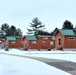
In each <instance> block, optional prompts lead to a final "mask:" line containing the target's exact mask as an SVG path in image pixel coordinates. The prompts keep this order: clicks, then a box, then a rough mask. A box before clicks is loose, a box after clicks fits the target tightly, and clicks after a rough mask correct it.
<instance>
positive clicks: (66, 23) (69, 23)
mask: <svg viewBox="0 0 76 75" xmlns="http://www.w3.org/2000/svg"><path fill="white" fill-rule="evenodd" d="M62 29H73V24H72V23H71V22H70V21H68V20H66V21H65V22H64V23H63V27H62Z"/></svg>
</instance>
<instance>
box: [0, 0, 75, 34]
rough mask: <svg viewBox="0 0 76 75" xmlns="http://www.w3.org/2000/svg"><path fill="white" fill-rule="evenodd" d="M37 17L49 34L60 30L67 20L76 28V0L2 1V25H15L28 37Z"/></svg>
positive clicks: (0, 10) (0, 19)
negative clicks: (31, 23)
mask: <svg viewBox="0 0 76 75" xmlns="http://www.w3.org/2000/svg"><path fill="white" fill-rule="evenodd" d="M35 17H38V18H39V19H40V21H41V22H42V23H43V24H44V25H45V26H46V30H47V31H49V32H51V31H52V30H54V29H55V28H56V27H58V28H59V29H60V28H61V27H62V24H63V22H64V21H65V20H69V21H71V22H72V23H73V24H74V26H75V25H76V0H0V25H2V24H4V23H8V24H9V25H10V26H11V25H14V26H16V28H20V29H21V30H22V32H23V35H26V32H27V28H29V23H30V22H31V20H32V19H33V18H35Z"/></svg>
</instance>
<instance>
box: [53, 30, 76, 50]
mask: <svg viewBox="0 0 76 75" xmlns="http://www.w3.org/2000/svg"><path fill="white" fill-rule="evenodd" d="M54 36H55V49H59V50H61V49H76V32H74V31H73V30H70V29H59V30H57V31H56V32H55V33H54Z"/></svg>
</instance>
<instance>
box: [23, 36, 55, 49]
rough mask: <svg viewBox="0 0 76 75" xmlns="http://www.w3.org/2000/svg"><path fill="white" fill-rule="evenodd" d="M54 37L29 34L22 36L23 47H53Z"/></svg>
mask: <svg viewBox="0 0 76 75" xmlns="http://www.w3.org/2000/svg"><path fill="white" fill-rule="evenodd" d="M54 41H55V38H54V37H51V36H31V35H27V36H24V37H23V48H24V49H48V48H54Z"/></svg>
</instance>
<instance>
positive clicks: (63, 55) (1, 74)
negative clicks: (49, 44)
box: [0, 49, 76, 75]
mask: <svg viewBox="0 0 76 75" xmlns="http://www.w3.org/2000/svg"><path fill="white" fill-rule="evenodd" d="M0 53H6V54H16V55H22V56H32V57H44V58H50V59H61V60H67V61H72V62H76V59H75V58H76V51H21V50H17V49H10V50H9V51H4V50H3V49H2V50H0ZM60 74H61V75H71V74H69V73H67V72H64V71H62V70H59V69H57V68H55V67H53V66H49V65H47V64H45V63H43V62H40V61H37V60H33V59H29V58H23V57H18V56H10V55H5V54H0V75H60Z"/></svg>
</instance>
